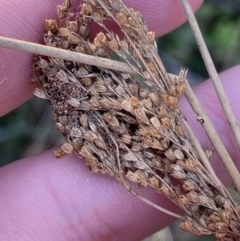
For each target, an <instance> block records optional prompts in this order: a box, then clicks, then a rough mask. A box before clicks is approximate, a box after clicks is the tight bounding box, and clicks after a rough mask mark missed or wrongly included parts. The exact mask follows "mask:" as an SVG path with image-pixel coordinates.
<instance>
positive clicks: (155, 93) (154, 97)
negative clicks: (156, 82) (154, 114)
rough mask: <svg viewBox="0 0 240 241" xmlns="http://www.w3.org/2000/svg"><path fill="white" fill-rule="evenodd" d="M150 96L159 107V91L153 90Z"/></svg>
mask: <svg viewBox="0 0 240 241" xmlns="http://www.w3.org/2000/svg"><path fill="white" fill-rule="evenodd" d="M149 97H150V99H151V101H152V102H153V104H154V105H155V106H157V107H159V105H160V97H159V95H158V92H152V93H150V94H149Z"/></svg>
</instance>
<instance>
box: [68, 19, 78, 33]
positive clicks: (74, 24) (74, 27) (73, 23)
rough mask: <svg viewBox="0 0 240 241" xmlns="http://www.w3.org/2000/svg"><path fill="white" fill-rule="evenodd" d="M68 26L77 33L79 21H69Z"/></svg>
mask: <svg viewBox="0 0 240 241" xmlns="http://www.w3.org/2000/svg"><path fill="white" fill-rule="evenodd" d="M67 28H68V29H69V30H71V31H73V32H74V33H76V32H77V31H78V23H77V21H69V22H67Z"/></svg>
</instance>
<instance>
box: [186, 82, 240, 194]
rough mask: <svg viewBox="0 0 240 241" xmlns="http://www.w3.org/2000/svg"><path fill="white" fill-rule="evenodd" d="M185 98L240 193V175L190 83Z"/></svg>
mask: <svg viewBox="0 0 240 241" xmlns="http://www.w3.org/2000/svg"><path fill="white" fill-rule="evenodd" d="M185 96H186V98H187V99H188V102H189V103H190V105H191V106H192V109H193V110H194V112H195V113H196V115H197V116H198V117H199V118H200V122H201V123H202V125H203V127H204V129H205V131H206V134H207V136H208V138H209V139H210V141H211V142H212V144H213V146H214V148H215V150H216V152H217V153H218V155H219V157H220V158H221V159H222V162H223V164H224V166H225V167H226V169H227V171H228V173H229V174H230V176H231V177H232V180H233V182H234V184H235V187H236V189H237V191H238V192H239V193H240V182H239V180H240V174H239V172H238V170H237V168H236V166H235V165H234V162H233V161H232V159H231V157H230V155H229V154H228V152H227V150H226V148H225V146H224V145H223V143H222V141H221V139H220V138H219V136H218V135H217V132H216V131H215V129H214V127H213V125H212V123H211V122H210V120H209V118H208V117H207V115H206V114H205V113H204V111H203V109H202V107H201V105H200V103H199V101H198V99H197V97H196V96H195V94H194V92H193V90H192V89H191V87H190V85H189V84H188V82H187V83H186V90H185Z"/></svg>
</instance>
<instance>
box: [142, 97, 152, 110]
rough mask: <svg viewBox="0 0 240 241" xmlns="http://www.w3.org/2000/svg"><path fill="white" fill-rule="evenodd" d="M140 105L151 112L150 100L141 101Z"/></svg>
mask: <svg viewBox="0 0 240 241" xmlns="http://www.w3.org/2000/svg"><path fill="white" fill-rule="evenodd" d="M142 104H143V106H144V107H145V108H146V109H148V110H152V101H151V99H150V98H147V99H145V100H142Z"/></svg>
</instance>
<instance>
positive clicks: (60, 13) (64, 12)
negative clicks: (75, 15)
mask: <svg viewBox="0 0 240 241" xmlns="http://www.w3.org/2000/svg"><path fill="white" fill-rule="evenodd" d="M67 11H68V9H67V8H66V7H65V6H62V5H57V13H58V16H59V18H60V19H64V18H66V16H67Z"/></svg>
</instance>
